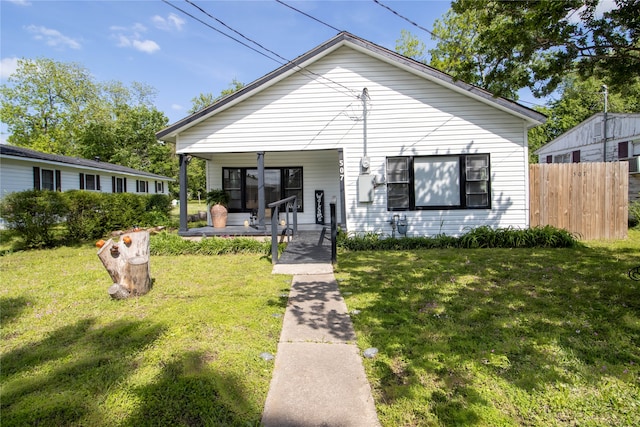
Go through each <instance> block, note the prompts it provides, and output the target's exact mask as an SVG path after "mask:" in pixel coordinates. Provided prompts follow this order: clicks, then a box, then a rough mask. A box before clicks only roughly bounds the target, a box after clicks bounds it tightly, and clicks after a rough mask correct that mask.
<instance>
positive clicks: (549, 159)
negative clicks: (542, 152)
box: [547, 154, 553, 163]
mask: <svg viewBox="0 0 640 427" xmlns="http://www.w3.org/2000/svg"><path fill="white" fill-rule="evenodd" d="M547 163H553V156H552V155H551V154H549V155H548V156H547Z"/></svg>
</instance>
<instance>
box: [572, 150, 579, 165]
mask: <svg viewBox="0 0 640 427" xmlns="http://www.w3.org/2000/svg"><path fill="white" fill-rule="evenodd" d="M571 162H572V163H580V150H575V151H572V152H571Z"/></svg>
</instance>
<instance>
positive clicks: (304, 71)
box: [162, 0, 358, 97]
mask: <svg viewBox="0 0 640 427" xmlns="http://www.w3.org/2000/svg"><path fill="white" fill-rule="evenodd" d="M162 1H163V2H164V3H166V4H168V5H169V6H171V7H173V8H174V9H177V10H179V11H180V12H182V13H184V14H185V15H187V16H189V17H190V18H192V19H195V20H196V21H198V22H200V23H201V24H204V25H206V26H207V27H209V28H211V29H212V30H214V31H216V32H218V33H220V34H222V35H224V36H225V37H228V38H230V39H231V40H233V41H235V42H237V43H240V44H241V45H243V46H245V47H248V48H249V49H251V50H253V51H254V52H257V53H259V54H260V55H262V56H264V57H266V58H269V59H271V60H272V61H274V62H277V63H278V64H280V65H288V64H292V65H293V66H294V67H295V68H297V69H298V70H299V71H300V72H301V73H302V74H303V75H305V74H306V75H307V77H309V78H311V77H310V75H313V76H315V77H317V78H319V79H324V80H326V81H328V82H330V83H333V84H334V85H336V86H339V87H341V88H343V89H345V90H347V91H348V93H344V92H342V91H341V90H338V89H337V88H335V87H331V86H329V85H328V84H326V83H323V82H319V83H321V84H324V85H325V86H327V87H329V88H330V89H333V90H336V91H338V92H340V93H342V94H343V95H347V96H349V97H354V96H355V97H357V96H358V95H357V94H356V91H354V90H353V89H351V88H348V87H347V86H345V85H343V84H341V83H338V82H336V81H334V80H331V79H330V78H328V77H325V76H322V75H320V74H317V73H314V72H313V71H310V70H308V69H305V68H302V67H301V66H299V65H298V64H296V63H295V62H294V61H291V60H289V59H287V58H285V57H283V56H281V55H279V54H277V53H276V52H274V51H272V50H270V49H267V48H266V47H264V46H263V45H261V44H260V43H258V42H257V41H255V40H253V39H251V38H249V37H247V36H245V35H244V34H242V33H241V32H239V31H237V30H235V29H234V28H232V27H231V26H229V25H227V24H225V23H224V22H223V21H221V20H220V19H218V18H216V17H215V16H213V15H212V14H210V13H209V12H207V11H206V10H204V9H203V8H202V7H200V6H198V5H197V4H195V3H194V2H192V1H191V0H184V1H185V2H186V3H188V4H190V5H191V6H193V7H195V8H196V9H198V10H199V11H200V12H201V13H203V14H205V15H207V16H208V17H209V18H211V19H214V20H215V21H216V22H218V23H220V24H221V25H223V26H225V27H226V28H228V29H229V30H231V31H233V32H234V33H236V34H238V35H239V36H240V37H242V38H243V39H245V40H247V41H249V42H250V43H253V44H255V45H256V46H258V47H260V48H261V49H263V50H265V51H267V52H269V53H271V54H272V55H274V56H276V57H277V58H279V59H280V60H278V59H275V58H273V57H271V56H269V55H267V54H265V53H264V52H261V51H259V50H257V49H255V48H253V47H251V46H249V45H247V44H246V43H244V42H242V41H240V40H238V39H236V38H235V37H233V36H230V35H228V34H227V33H225V32H223V31H220V30H219V29H217V28H215V27H213V26H211V25H210V24H208V23H206V22H204V21H203V20H201V19H199V18H197V17H196V16H194V15H192V14H190V13H189V12H187V11H185V10H183V9H181V8H180V7H178V6H176V5H174V4H172V3H170V2H169V1H168V0H162Z"/></svg>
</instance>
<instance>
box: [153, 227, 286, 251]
mask: <svg viewBox="0 0 640 427" xmlns="http://www.w3.org/2000/svg"><path fill="white" fill-rule="evenodd" d="M283 248H284V244H280V251H282V250H283ZM149 252H150V253H151V255H222V254H234V253H257V254H264V255H269V254H271V241H270V240H269V241H264V242H261V241H258V240H256V239H251V238H247V237H234V238H223V237H207V238H203V239H201V240H197V241H196V240H187V239H183V238H182V237H180V236H178V235H177V234H173V233H167V232H162V233H159V234H156V235H154V236H151V239H150V241H149Z"/></svg>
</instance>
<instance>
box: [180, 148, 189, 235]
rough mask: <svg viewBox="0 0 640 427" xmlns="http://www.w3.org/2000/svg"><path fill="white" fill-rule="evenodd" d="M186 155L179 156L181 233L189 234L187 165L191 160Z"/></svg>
mask: <svg viewBox="0 0 640 427" xmlns="http://www.w3.org/2000/svg"><path fill="white" fill-rule="evenodd" d="M187 157H188V156H187V155H186V154H180V155H179V156H178V162H179V163H180V176H179V178H180V197H179V201H180V227H179V228H178V231H179V232H187V231H188V230H189V228H188V226H187V164H188V163H189V160H188V158H187Z"/></svg>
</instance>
